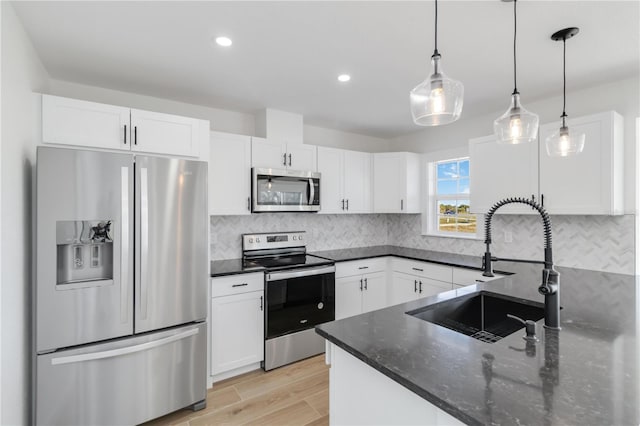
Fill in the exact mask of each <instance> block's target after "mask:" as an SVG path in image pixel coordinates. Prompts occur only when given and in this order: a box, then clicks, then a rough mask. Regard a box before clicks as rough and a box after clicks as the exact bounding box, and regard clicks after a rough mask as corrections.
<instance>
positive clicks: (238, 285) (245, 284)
mask: <svg viewBox="0 0 640 426" xmlns="http://www.w3.org/2000/svg"><path fill="white" fill-rule="evenodd" d="M248 285H249V284H248V283H242V284H233V285H232V286H231V287H244V286H248Z"/></svg>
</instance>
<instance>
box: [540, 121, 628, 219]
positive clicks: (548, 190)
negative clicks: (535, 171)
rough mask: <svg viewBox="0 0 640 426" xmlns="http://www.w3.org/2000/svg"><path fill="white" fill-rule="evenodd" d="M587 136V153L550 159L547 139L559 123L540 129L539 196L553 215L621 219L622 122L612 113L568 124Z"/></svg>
mask: <svg viewBox="0 0 640 426" xmlns="http://www.w3.org/2000/svg"><path fill="white" fill-rule="evenodd" d="M567 124H568V126H569V131H576V130H581V131H583V132H584V133H585V134H586V139H585V144H584V151H583V152H582V153H580V154H578V155H574V156H569V157H549V156H548V155H547V152H546V146H545V139H546V138H547V136H549V135H550V134H552V133H553V132H554V131H556V130H557V129H558V127H559V126H560V123H559V122H557V123H552V124H546V125H543V126H541V127H540V195H541V197H544V206H545V208H546V209H547V210H548V211H549V212H550V213H553V214H593V215H618V214H623V212H624V203H623V197H624V194H623V172H624V158H623V152H624V140H623V132H624V129H623V118H622V116H620V115H619V114H618V113H616V112H613V111H609V112H605V113H601V114H595V115H590V116H586V117H578V118H575V119H569V120H567Z"/></svg>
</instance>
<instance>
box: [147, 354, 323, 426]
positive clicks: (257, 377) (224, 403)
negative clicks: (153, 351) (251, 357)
mask: <svg viewBox="0 0 640 426" xmlns="http://www.w3.org/2000/svg"><path fill="white" fill-rule="evenodd" d="M221 424H227V425H245V424H247V425H277V426H281V425H313V426H319V425H328V424H329V367H327V366H326V365H325V363H324V355H319V356H316V357H313V358H309V359H306V360H303V361H300V362H297V363H295V364H291V365H288V366H285V367H281V368H278V369H276V370H272V371H269V372H268V373H265V372H264V371H262V370H257V371H252V372H250V373H247V374H244V375H242V376H238V377H234V378H232V379H228V380H225V381H222V382H218V383H214V385H213V389H210V390H209V392H208V393H207V408H205V409H204V410H200V411H196V412H193V411H191V410H186V409H185V410H180V411H176V412H175V413H171V414H169V415H167V416H164V417H161V418H159V419H157V420H154V421H152V422H149V423H146V424H145V425H146V426H151V425H153V426H158V425H180V426H201V425H221Z"/></svg>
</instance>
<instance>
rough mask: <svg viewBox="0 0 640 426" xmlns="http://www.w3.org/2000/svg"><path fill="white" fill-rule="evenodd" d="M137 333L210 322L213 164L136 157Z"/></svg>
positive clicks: (135, 304)
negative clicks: (209, 194)
mask: <svg viewBox="0 0 640 426" xmlns="http://www.w3.org/2000/svg"><path fill="white" fill-rule="evenodd" d="M135 167H136V211H137V212H138V213H137V215H136V244H135V247H136V259H137V262H136V275H135V277H136V280H135V282H136V285H135V287H136V288H135V290H136V291H135V302H134V306H135V318H136V321H135V332H136V333H141V332H145V331H150V330H156V329H160V328H165V327H171V326H175V325H179V324H185V323H188V322H191V321H199V320H204V319H205V318H206V316H207V283H208V274H209V272H208V271H209V263H208V260H207V258H208V255H207V253H208V250H207V241H208V233H209V223H208V219H209V217H208V208H207V164H206V163H204V162H199V161H188V160H179V159H169V158H161V157H146V156H136V166H135Z"/></svg>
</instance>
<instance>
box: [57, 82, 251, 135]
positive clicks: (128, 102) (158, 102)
mask: <svg viewBox="0 0 640 426" xmlns="http://www.w3.org/2000/svg"><path fill="white" fill-rule="evenodd" d="M47 93H48V94H50V95H56V96H65V97H68V98H77V99H83V100H86V101H92V102H101V103H106V104H112V105H121V106H127V107H131V108H137V109H145V110H149V111H154V112H162V113H165V114H176V115H184V116H188V117H193V118H200V119H203V120H209V121H210V123H211V130H216V131H219V132H228V133H238V134H241V135H253V132H254V124H255V116H254V115H253V114H248V113H243V112H236V111H230V110H226V109H219V108H211V107H206V106H202V105H194V104H187V103H184V102H178V101H173V100H169V99H163V98H157V97H153V96H146V95H139V94H136V93H128V92H122V91H119V90H111V89H105V88H102V87H96V86H87V85H84V84H78V83H72V82H68V81H61V80H51V84H50V90H49V91H48V92H47Z"/></svg>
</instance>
